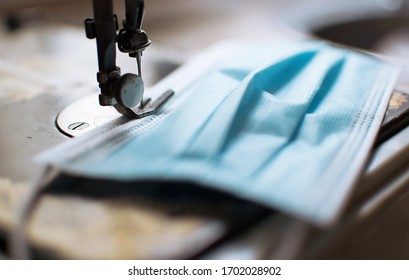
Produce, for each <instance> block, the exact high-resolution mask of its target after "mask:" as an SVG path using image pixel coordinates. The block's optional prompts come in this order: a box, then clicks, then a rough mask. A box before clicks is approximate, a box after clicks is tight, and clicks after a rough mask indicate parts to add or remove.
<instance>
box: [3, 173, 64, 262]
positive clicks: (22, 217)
mask: <svg viewBox="0 0 409 280" xmlns="http://www.w3.org/2000/svg"><path fill="white" fill-rule="evenodd" d="M57 175H58V171H57V169H56V168H54V167H51V166H47V167H46V168H45V170H44V171H43V172H42V173H41V174H40V176H39V177H38V178H37V179H36V180H34V182H33V183H32V184H30V188H29V190H28V193H27V194H26V195H25V197H24V198H23V201H22V202H21V204H20V205H19V207H18V208H17V210H16V225H15V227H14V229H12V230H11V231H10V236H9V246H10V255H11V258H12V259H15V260H28V259H30V258H31V252H30V246H29V244H28V240H27V239H28V238H27V234H28V232H27V230H28V224H29V221H30V217H31V215H32V214H33V212H34V211H33V210H34V209H35V207H36V204H37V203H38V201H39V198H40V196H41V194H42V193H43V191H44V190H45V189H46V187H47V186H48V184H49V183H51V181H53V180H54V179H55V178H56V177H57Z"/></svg>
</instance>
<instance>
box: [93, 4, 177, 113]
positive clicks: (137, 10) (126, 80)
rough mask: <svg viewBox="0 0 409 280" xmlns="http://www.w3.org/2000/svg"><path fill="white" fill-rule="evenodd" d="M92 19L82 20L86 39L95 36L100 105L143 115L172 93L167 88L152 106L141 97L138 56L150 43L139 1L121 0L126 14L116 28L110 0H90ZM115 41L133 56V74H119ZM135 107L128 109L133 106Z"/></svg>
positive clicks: (116, 22) (139, 61)
mask: <svg viewBox="0 0 409 280" xmlns="http://www.w3.org/2000/svg"><path fill="white" fill-rule="evenodd" d="M93 6H94V18H87V19H85V31H86V35H87V37H88V38H89V39H96V41H97V50H98V64H99V72H98V74H97V80H98V83H99V87H100V89H101V94H100V95H99V103H100V105H101V106H114V107H115V109H116V110H117V111H118V112H119V113H121V114H123V115H125V116H128V117H130V118H143V117H145V116H147V115H149V114H152V113H154V112H156V111H157V110H159V108H160V107H161V106H162V105H163V104H164V103H165V102H166V101H167V100H168V99H169V98H170V97H171V96H172V94H173V92H172V91H167V92H165V93H164V95H163V96H162V97H160V102H155V103H154V104H155V106H154V107H152V106H148V104H149V103H150V99H147V100H143V95H144V83H143V80H142V70H141V56H142V53H143V51H144V50H145V49H146V48H147V47H148V46H149V45H150V44H151V41H150V40H149V39H148V36H147V34H146V32H145V31H143V30H142V29H141V28H142V21H143V15H144V9H145V6H144V1H143V0H125V7H126V15H125V20H124V21H123V24H122V25H123V27H122V28H121V29H120V31H119V33H117V30H118V19H117V16H116V15H115V14H114V12H113V4H112V0H93ZM116 44H118V49H119V50H120V51H121V52H124V53H128V54H129V56H130V57H131V58H136V64H137V74H130V73H128V74H125V75H121V70H120V68H119V67H118V66H117V65H116ZM138 104H140V105H139V107H138V108H137V109H136V110H132V108H133V107H135V106H137V105H138Z"/></svg>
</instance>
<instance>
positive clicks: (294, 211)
mask: <svg viewBox="0 0 409 280" xmlns="http://www.w3.org/2000/svg"><path fill="white" fill-rule="evenodd" d="M213 52H214V53H212V51H210V53H208V54H207V55H203V57H201V58H200V57H199V58H198V59H196V60H195V61H194V62H193V63H191V64H190V65H188V66H186V67H182V68H181V69H180V70H178V72H176V73H175V74H173V76H170V77H169V78H168V79H166V80H165V81H164V82H163V83H162V84H160V85H159V86H158V90H162V89H163V88H166V87H168V88H174V89H175V91H176V97H175V98H174V100H173V101H172V102H171V103H170V104H168V105H166V107H165V108H164V111H163V112H162V113H161V114H160V115H158V116H155V117H152V118H151V119H147V120H142V121H132V122H130V123H128V124H126V125H125V126H121V127H119V128H115V129H114V130H113V131H110V132H109V133H102V134H101V135H100V136H98V137H97V140H93V139H92V138H93V136H87V135H84V137H80V138H79V139H77V140H76V142H75V141H74V142H73V143H69V144H68V145H66V146H65V147H64V146H63V147H60V148H58V149H57V151H58V153H59V154H62V153H63V151H64V149H65V151H66V152H68V151H69V150H72V148H73V146H76V149H78V148H79V149H81V145H82V144H84V143H86V142H87V141H89V140H92V141H94V142H92V143H94V144H90V143H88V144H87V145H88V148H89V151H86V152H85V153H84V152H82V153H81V156H72V157H69V158H66V159H64V160H62V159H56V157H55V155H56V154H57V153H56V152H54V153H52V154H53V156H51V157H50V156H48V158H47V157H46V158H47V159H46V160H45V161H46V162H48V163H53V164H55V165H57V166H59V167H60V168H62V169H63V170H65V171H66V172H71V173H75V174H79V175H82V176H87V177H94V178H105V179H111V180H119V181H141V180H159V181H189V182H195V183H198V184H200V185H202V186H205V187H208V188H212V189H216V190H219V191H223V192H227V193H231V194H232V195H235V196H237V197H240V198H244V199H246V200H250V201H254V202H256V203H258V204H261V205H264V206H267V207H270V208H273V209H278V210H280V211H283V212H285V213H288V214H290V215H294V216H296V217H299V218H301V219H304V220H306V221H309V222H312V223H314V224H316V225H319V226H326V225H330V224H332V223H334V222H335V221H336V220H337V217H339V214H340V213H341V210H342V208H343V206H344V205H345V203H346V201H347V198H348V197H349V195H350V193H351V191H352V190H353V187H354V185H355V183H356V181H357V179H358V178H359V176H360V174H361V172H362V170H363V168H364V167H365V163H366V160H367V158H368V155H369V154H370V150H371V146H372V144H373V142H374V139H375V137H376V134H377V131H378V129H379V128H380V125H381V122H382V119H383V115H384V112H385V111H386V108H387V104H388V100H389V97H390V94H391V92H392V89H393V86H394V83H395V78H396V71H395V69H394V68H393V67H391V66H389V65H388V64H386V63H384V62H383V61H381V60H379V59H377V58H375V57H372V56H369V55H366V54H363V53H359V52H355V51H351V50H347V49H343V48H339V47H335V46H332V45H330V44H327V43H323V42H296V43H281V44H279V43H275V42H274V43H271V42H270V43H269V42H263V43H259V44H257V43H247V44H225V45H223V46H222V47H218V48H217V51H213ZM215 53H217V55H216V54H215ZM212 55H213V56H212ZM209 61H212V63H209ZM203 64H206V65H207V66H206V67H203V66H202V65H203ZM195 67H196V68H199V69H200V68H201V67H202V68H201V70H200V71H198V75H196V76H195V77H194V78H189V75H191V73H190V72H189V71H192V69H195ZM203 68H204V69H203ZM182 77H184V78H185V80H184V81H183V82H182V83H181V81H182V80H183V79H182ZM186 79H187V80H188V81H186ZM153 91H155V89H153ZM132 131H138V132H137V133H136V132H132ZM93 135H96V133H94V134H93ZM107 135H109V136H107ZM123 135H128V137H123ZM129 135H131V136H129ZM87 137H88V138H87ZM98 139H99V140H98ZM81 143H82V144H81ZM98 143H99V144H101V143H105V144H107V143H108V146H109V147H110V148H106V147H107V145H105V146H104V145H102V146H99V145H98ZM109 143H111V144H112V143H115V144H112V145H109ZM82 150H83V149H82ZM52 158H53V159H52ZM135 187H136V188H137V187H138V186H137V184H135Z"/></svg>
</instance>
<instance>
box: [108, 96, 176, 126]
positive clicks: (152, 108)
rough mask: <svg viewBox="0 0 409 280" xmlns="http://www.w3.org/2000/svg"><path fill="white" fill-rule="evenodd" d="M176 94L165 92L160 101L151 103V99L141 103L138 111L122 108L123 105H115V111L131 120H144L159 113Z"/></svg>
mask: <svg viewBox="0 0 409 280" xmlns="http://www.w3.org/2000/svg"><path fill="white" fill-rule="evenodd" d="M174 93H175V92H174V91H173V90H167V91H165V92H164V93H163V94H162V95H161V96H160V97H159V98H158V99H156V100H155V101H154V102H151V99H150V98H149V99H147V100H144V101H142V102H141V104H140V105H139V106H138V107H137V108H136V109H130V108H126V107H124V106H122V105H121V104H119V103H118V104H115V105H114V107H115V109H116V110H117V111H118V112H119V113H121V114H122V115H124V116H127V117H129V118H131V119H142V118H145V117H147V116H149V115H153V114H155V113H156V112H158V111H159V110H160V109H161V108H162V107H163V105H165V104H166V102H167V101H168V100H169V99H170V98H171V97H172V96H173V94H174Z"/></svg>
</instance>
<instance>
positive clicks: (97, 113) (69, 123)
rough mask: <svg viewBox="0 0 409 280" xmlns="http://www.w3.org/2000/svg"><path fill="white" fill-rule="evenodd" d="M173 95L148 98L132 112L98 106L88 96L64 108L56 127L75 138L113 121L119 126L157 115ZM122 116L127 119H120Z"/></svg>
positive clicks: (92, 98)
mask: <svg viewBox="0 0 409 280" xmlns="http://www.w3.org/2000/svg"><path fill="white" fill-rule="evenodd" d="M173 94H174V92H173V90H168V91H166V92H165V93H163V94H162V95H161V96H160V97H159V98H158V99H156V100H154V101H153V102H152V101H151V99H150V98H149V99H146V100H144V101H143V102H142V104H141V105H140V106H138V107H136V108H135V109H133V110H131V109H125V108H115V107H114V106H100V105H99V103H98V102H96V97H95V95H94V94H90V95H87V96H85V97H83V98H81V99H78V100H77V101H75V102H73V103H71V104H70V105H68V106H67V107H65V108H64V109H63V110H62V111H61V112H60V113H59V114H58V116H57V118H56V120H55V123H56V127H57V128H58V130H59V131H60V132H61V133H63V134H65V135H67V136H69V137H77V136H80V135H81V134H84V133H86V132H88V131H90V130H92V129H94V128H96V127H98V126H101V125H104V124H106V123H108V122H111V121H114V120H115V122H116V124H118V125H120V124H122V123H126V122H127V121H128V120H129V119H128V118H132V119H141V118H144V117H147V116H150V115H152V114H155V113H157V112H158V111H159V110H160V109H161V108H162V107H163V105H164V104H165V103H166V102H167V101H168V100H169V99H170V98H171V97H172V96H173ZM123 115H125V116H127V117H128V118H121V116H123Z"/></svg>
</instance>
